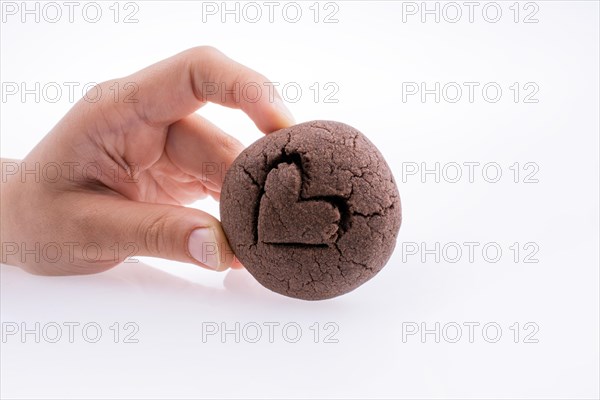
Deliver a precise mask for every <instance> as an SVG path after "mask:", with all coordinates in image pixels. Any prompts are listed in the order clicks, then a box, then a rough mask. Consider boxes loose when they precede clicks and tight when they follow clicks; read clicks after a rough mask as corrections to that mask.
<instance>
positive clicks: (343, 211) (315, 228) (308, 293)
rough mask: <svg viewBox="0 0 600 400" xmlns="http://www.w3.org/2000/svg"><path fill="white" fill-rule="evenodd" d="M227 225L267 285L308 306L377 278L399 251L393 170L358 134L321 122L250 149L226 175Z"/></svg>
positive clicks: (240, 255)
mask: <svg viewBox="0 0 600 400" xmlns="http://www.w3.org/2000/svg"><path fill="white" fill-rule="evenodd" d="M220 211H221V220H222V225H223V229H224V231H225V234H226V235H227V238H228V239H229V243H230V244H231V247H232V249H233V251H234V252H235V255H236V256H237V257H238V259H239V260H240V261H241V262H242V264H244V266H245V267H246V269H247V270H248V271H249V272H250V273H251V274H252V275H253V276H254V277H255V278H256V279H257V280H258V281H259V282H260V283H261V284H262V285H263V286H265V287H267V288H269V289H271V290H273V291H275V292H277V293H281V294H283V295H286V296H290V297H296V298H300V299H305V300H321V299H327V298H331V297H335V296H339V295H341V294H344V293H347V292H349V291H351V290H353V289H355V288H357V287H358V286H360V285H362V284H363V283H365V282H366V281H367V280H369V279H370V278H372V277H373V276H374V275H375V274H376V273H377V272H379V270H380V269H381V268H383V266H384V265H385V263H386V262H387V260H388V259H389V257H390V256H391V254H392V252H393V250H394V246H395V244H396V236H397V234H398V230H399V229H400V222H401V210H400V197H399V194H398V189H397V187H396V184H395V182H394V178H393V176H392V173H391V171H390V169H389V167H388V165H387V163H386V162H385V160H384V159H383V156H382V155H381V153H380V152H379V151H378V150H377V148H376V147H375V146H374V145H373V144H372V143H371V142H370V141H369V140H368V139H367V138H366V137H365V136H364V135H363V134H362V133H360V132H359V131H357V130H356V129H354V128H352V127H350V126H348V125H345V124H342V123H340V122H333V121H312V122H306V123H302V124H299V125H295V126H292V127H290V128H286V129H282V130H279V131H277V132H274V133H271V134H269V135H267V136H265V137H263V138H261V139H260V140H257V141H256V142H255V143H253V144H252V145H251V146H250V147H248V148H247V149H245V150H244V151H243V152H242V153H241V154H240V155H239V156H238V157H237V158H236V160H235V161H234V162H233V164H232V166H231V168H230V169H229V171H227V174H226V176H225V182H224V184H223V188H222V191H221V205H220Z"/></svg>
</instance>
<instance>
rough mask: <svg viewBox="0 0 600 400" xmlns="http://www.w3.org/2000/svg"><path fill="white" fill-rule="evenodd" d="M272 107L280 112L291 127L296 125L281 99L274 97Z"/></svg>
mask: <svg viewBox="0 0 600 400" xmlns="http://www.w3.org/2000/svg"><path fill="white" fill-rule="evenodd" d="M274 105H275V107H276V108H277V109H278V110H279V112H281V113H282V114H283V115H284V116H285V118H286V119H287V120H288V121H289V122H290V124H291V125H294V124H295V123H296V120H295V119H294V116H293V115H292V112H291V111H290V110H289V109H288V108H287V106H286V105H285V103H284V102H283V99H282V98H281V97H275V101H274Z"/></svg>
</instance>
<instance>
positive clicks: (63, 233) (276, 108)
mask: <svg viewBox="0 0 600 400" xmlns="http://www.w3.org/2000/svg"><path fill="white" fill-rule="evenodd" d="M265 82H268V80H267V79H266V78H265V77H264V76H262V75H260V74H258V73H257V72H255V71H252V70H251V69H249V68H247V67H245V66H243V65H241V64H239V63H237V62H235V61H233V60H231V59H229V58H227V57H226V56H225V55H223V54H222V53H220V52H219V51H218V50H215V49H213V48H211V47H198V48H193V49H190V50H187V51H184V52H182V53H180V54H178V55H175V56H174V57H171V58H169V59H166V60H163V61H161V62H159V63H157V64H155V65H152V66H150V67H148V68H146V69H143V70H141V71H139V72H137V73H135V74H133V75H131V76H128V77H126V78H123V79H119V80H114V81H107V82H104V83H101V84H99V85H98V87H95V88H93V89H91V90H90V92H88V94H89V96H86V97H89V98H90V99H94V98H97V95H98V93H102V97H101V98H100V100H98V101H97V102H92V101H89V100H84V99H82V100H80V101H79V102H78V103H77V104H75V105H74V106H73V108H72V109H71V110H70V111H69V112H68V113H67V114H66V115H65V116H64V118H63V119H62V120H61V121H60V122H59V123H58V124H57V125H56V126H55V127H54V128H53V129H52V130H51V131H50V133H49V134H48V135H46V137H44V139H43V140H42V141H41V142H40V143H39V144H38V145H37V146H36V147H35V148H34V149H33V150H32V151H31V152H30V153H29V154H28V155H27V156H26V157H25V159H24V160H22V161H17V160H3V162H2V164H3V165H2V186H1V189H2V190H1V192H2V198H1V214H2V215H1V217H2V224H1V234H2V238H1V242H2V260H1V261H2V262H4V263H8V264H13V265H18V266H21V267H22V268H24V269H25V270H27V271H29V272H32V273H35V274H43V275H64V274H89V273H96V272H101V271H104V270H106V269H109V268H111V267H113V266H115V265H117V264H119V263H120V262H122V261H123V260H124V259H125V258H126V257H127V256H130V255H138V256H152V257H161V258H167V259H171V260H176V261H183V262H189V263H194V264H196V265H199V266H202V267H206V268H210V269H214V270H217V271H222V270H225V269H227V268H229V267H231V266H236V265H237V266H240V265H239V263H236V262H235V261H234V255H233V252H232V251H231V248H230V247H229V244H228V242H227V238H226V237H225V234H224V233H223V230H222V228H221V225H220V223H219V221H218V220H217V219H215V218H214V217H212V216H210V215H209V214H207V213H205V212H202V211H199V210H196V209H191V208H186V207H183V206H182V204H186V203H190V202H192V201H194V200H197V199H199V198H202V197H205V196H207V195H211V196H213V197H214V198H215V199H217V200H218V198H219V193H220V190H221V186H222V183H223V182H222V181H223V178H224V170H223V169H227V168H228V167H229V166H230V165H231V163H232V162H233V160H234V159H235V158H236V156H237V155H238V154H239V153H240V151H241V150H242V149H243V146H242V145H241V144H240V142H238V141H237V140H236V139H234V138H233V137H231V136H229V135H228V134H226V133H225V132H223V131H222V130H220V129H219V128H218V127H217V126H215V125H213V124H212V123H211V122H209V121H208V120H206V119H204V118H202V117H201V116H199V115H197V114H195V113H194V111H195V110H197V109H198V108H200V107H201V106H202V105H204V104H206V102H208V101H210V102H214V103H218V104H221V105H223V106H226V107H231V108H240V109H242V110H243V111H244V112H245V113H246V114H247V115H248V116H249V117H250V118H251V119H252V120H253V121H254V123H255V124H256V126H257V127H258V128H259V129H260V130H261V131H263V132H265V133H268V132H272V131H275V130H277V129H281V128H285V127H287V126H289V125H291V124H293V119H292V117H291V115H290V114H289V111H287V109H286V107H285V106H284V105H283V102H282V101H281V98H280V97H279V95H278V94H277V93H275V95H274V98H269V96H268V95H267V94H266V92H265V91H263V95H262V96H260V97H259V99H258V101H255V100H256V99H254V98H253V99H245V98H244V96H234V95H233V94H232V91H235V90H236V88H237V90H238V92H239V91H240V88H241V87H244V85H245V84H247V83H250V84H252V85H254V86H260V87H261V88H267V86H263V85H264V83H265ZM127 83H129V85H127ZM115 88H118V92H117V93H114V90H115ZM134 89H137V92H135V91H134ZM109 94H110V95H109ZM115 94H118V96H116V95H115ZM117 99H118V101H116V100H117ZM126 99H127V100H128V101H126ZM15 134H18V132H15Z"/></svg>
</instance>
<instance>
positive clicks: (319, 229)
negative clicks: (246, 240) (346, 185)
mask: <svg viewBox="0 0 600 400" xmlns="http://www.w3.org/2000/svg"><path fill="white" fill-rule="evenodd" d="M301 191H302V172H301V170H300V168H299V166H298V165H296V164H295V163H290V164H288V163H280V164H279V165H277V167H275V168H273V169H271V171H269V174H268V175H267V179H266V182H265V186H264V194H263V196H262V197H261V199H260V206H259V212H258V227H257V228H258V241H259V242H261V243H266V244H282V245H309V246H318V245H328V244H331V243H334V242H335V241H336V240H337V238H338V236H339V234H340V232H339V230H340V221H341V215H340V210H339V209H338V207H337V206H336V205H335V204H334V203H333V202H331V201H328V200H327V199H323V198H316V199H302V198H301Z"/></svg>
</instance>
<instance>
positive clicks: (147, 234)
mask: <svg viewBox="0 0 600 400" xmlns="http://www.w3.org/2000/svg"><path fill="white" fill-rule="evenodd" d="M170 224H171V217H170V216H169V215H168V213H166V212H154V213H152V214H150V215H148V216H146V217H145V218H143V219H142V220H141V221H140V223H139V224H138V227H137V237H139V238H141V240H142V243H141V245H143V246H144V248H145V249H146V251H147V252H148V253H149V254H152V255H158V254H165V255H170V254H173V244H172V243H171V241H170V240H169V233H168V232H169V230H168V229H169V226H170Z"/></svg>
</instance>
